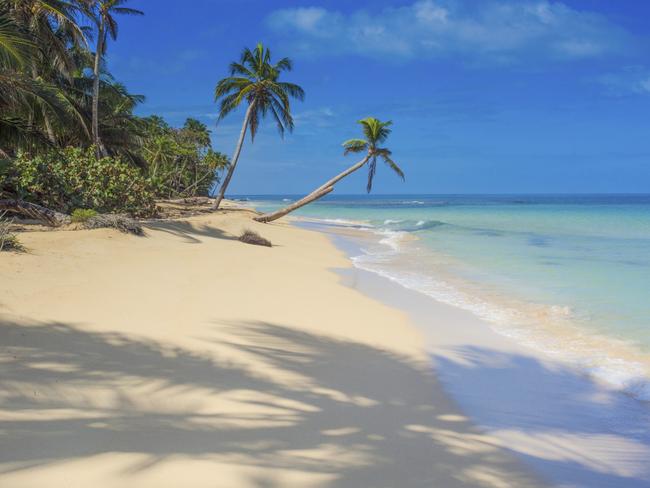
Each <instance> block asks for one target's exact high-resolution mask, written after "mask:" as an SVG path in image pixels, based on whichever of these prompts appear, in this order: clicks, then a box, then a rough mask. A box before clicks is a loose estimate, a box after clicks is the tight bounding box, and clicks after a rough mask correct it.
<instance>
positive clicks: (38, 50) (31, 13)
mask: <svg viewBox="0 0 650 488" xmlns="http://www.w3.org/2000/svg"><path fill="white" fill-rule="evenodd" d="M79 12H80V8H79V5H78V4H76V3H74V2H70V1H65V0H3V2H2V3H0V18H1V19H2V22H1V24H2V25H1V26H0V30H2V31H4V35H3V33H0V44H2V48H3V49H4V50H5V51H11V45H12V44H13V45H14V46H15V45H16V42H18V41H19V37H17V36H16V35H13V36H12V35H10V36H9V38H8V39H9V43H8V44H7V43H6V42H3V41H2V38H3V37H4V39H5V41H6V40H7V37H6V34H7V32H8V31H7V29H9V32H10V30H11V29H12V25H13V26H14V27H15V28H16V29H18V30H19V31H18V32H19V33H20V36H23V37H24V39H23V42H22V49H21V50H22V51H23V52H22V53H20V54H21V56H20V58H21V60H20V68H17V67H16V66H14V78H15V75H16V74H17V73H20V74H21V76H22V77H26V76H29V77H30V78H31V79H32V80H33V82H32V85H34V86H37V85H52V84H53V83H52V82H53V81H54V80H59V81H60V82H61V83H59V86H60V88H63V87H64V85H65V84H66V83H67V82H69V81H70V79H71V77H72V73H73V72H75V70H76V68H77V66H76V65H75V64H74V62H73V59H72V56H71V52H72V49H71V48H74V47H83V46H85V42H86V41H85V37H84V29H83V28H82V27H80V26H79V25H78V24H77V22H76V17H77V15H78V14H79ZM25 41H26V42H29V43H30V44H31V45H32V48H31V49H28V47H27V46H26V45H25ZM26 53H27V54H29V55H28V56H25V54H26ZM16 54H17V51H12V55H13V57H14V58H15V59H16ZM5 61H6V56H5ZM4 68H5V69H6V65H5V66H4ZM4 74H5V75H8V74H7V73H6V72H5V73H4ZM60 114H61V113H60V112H59V114H56V113H55V112H54V111H53V109H52V105H51V104H48V103H43V99H42V98H39V97H36V98H31V99H30V101H29V104H28V110H27V111H25V113H24V115H25V119H26V120H25V123H24V124H23V125H24V127H27V128H28V129H29V131H30V132H31V133H32V134H38V132H39V131H40V128H39V126H40V125H42V126H44V129H45V131H46V133H47V137H48V139H49V142H50V143H55V142H56V141H55V139H56V138H55V134H54V129H53V127H52V125H53V118H54V119H55V118H57V116H59V115H60ZM15 120H17V121H19V120H18V119H15Z"/></svg>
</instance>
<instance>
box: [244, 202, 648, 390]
mask: <svg viewBox="0 0 650 488" xmlns="http://www.w3.org/2000/svg"><path fill="white" fill-rule="evenodd" d="M295 198H297V196H295V195H279V196H256V195H248V196H246V197H243V199H245V200H247V201H248V202H249V203H250V204H251V205H253V206H255V207H256V208H257V209H258V210H262V211H264V210H271V209H275V208H279V207H281V206H283V205H286V204H287V203H289V202H290V201H292V200H294V199H295ZM293 215H294V216H299V217H302V218H303V219H306V220H307V221H311V222H315V223H317V224H318V225H321V226H323V225H324V226H328V227H330V228H331V229H332V230H334V231H335V230H337V229H340V230H345V231H346V232H348V233H349V232H352V233H353V234H354V233H356V234H357V235H358V236H359V238H360V242H361V243H362V246H361V248H362V252H361V253H360V254H358V255H355V256H352V261H353V263H354V265H355V266H357V267H359V268H361V269H364V270H367V271H372V272H374V273H377V274H380V275H382V276H384V277H386V278H389V279H391V280H393V281H395V282H397V283H399V284H400V285H402V286H404V287H406V288H409V289H411V290H415V291H418V292H420V293H423V294H425V295H428V296H431V297H432V298H434V299H436V300H439V301H442V302H445V303H448V304H452V305H455V306H459V307H462V308H465V309H467V310H470V311H472V312H473V313H475V314H476V315H478V316H480V317H481V318H483V319H485V320H487V321H488V322H489V323H490V325H491V327H493V328H494V330H496V331H497V332H499V333H500V334H503V335H506V336H509V337H511V338H512V339H514V340H516V341H518V342H521V343H524V344H526V345H527V346H530V347H533V348H536V349H538V350H541V351H543V352H544V353H545V354H547V355H550V356H553V357H556V358H558V359H560V360H562V361H566V362H568V363H571V364H572V365H574V366H575V367H577V368H580V369H581V370H583V371H584V373H585V374H587V375H590V376H592V377H593V378H595V379H597V380H599V381H603V382H606V383H607V384H608V385H611V386H614V387H616V388H620V389H622V390H624V391H625V392H627V393H630V394H632V395H633V396H635V397H636V398H638V399H641V400H650V195H368V196H365V195H364V196H356V195H355V196H328V197H326V198H324V199H323V200H321V201H319V202H317V203H314V204H311V205H309V206H307V207H303V209H301V210H299V211H297V212H295V213H294V214H293Z"/></svg>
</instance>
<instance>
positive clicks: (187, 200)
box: [158, 197, 213, 205]
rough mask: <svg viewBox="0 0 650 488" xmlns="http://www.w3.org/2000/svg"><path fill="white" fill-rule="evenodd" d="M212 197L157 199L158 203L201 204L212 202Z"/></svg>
mask: <svg viewBox="0 0 650 488" xmlns="http://www.w3.org/2000/svg"><path fill="white" fill-rule="evenodd" d="M212 201H213V199H212V198H209V197H187V198H174V199H171V200H159V201H158V203H185V204H188V205H203V204H205V203H210V202H212Z"/></svg>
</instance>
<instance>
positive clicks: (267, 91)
mask: <svg viewBox="0 0 650 488" xmlns="http://www.w3.org/2000/svg"><path fill="white" fill-rule="evenodd" d="M292 67H293V64H292V62H291V60H290V59H289V58H282V59H280V60H279V61H278V62H277V63H272V62H271V51H269V49H268V48H266V47H264V46H263V45H262V43H259V44H257V46H256V47H255V49H253V50H250V49H248V48H246V49H244V51H243V52H242V54H241V58H240V60H239V62H234V63H232V64H231V65H230V76H229V77H227V78H224V79H223V80H221V81H219V83H218V84H217V86H216V89H215V100H216V101H220V105H219V120H221V119H223V118H224V117H225V116H226V115H228V114H229V113H230V112H232V111H233V110H234V109H236V108H237V107H239V105H241V103H242V102H246V103H247V104H248V107H247V109H246V115H245V116H244V122H243V124H242V128H241V131H240V133H239V140H238V141H237V146H236V147H235V152H234V154H233V157H232V160H231V163H230V167H229V168H228V173H227V174H226V177H225V179H224V180H223V183H222V185H221V188H220V190H219V195H218V196H217V199H216V201H215V204H214V208H215V209H217V208H219V205H220V204H221V201H222V200H223V197H224V194H225V193H226V189H227V188H228V185H229V184H230V180H231V179H232V175H233V173H234V172H235V167H236V166H237V162H238V161H239V155H240V153H241V149H242V146H243V144H244V138H245V137H246V131H247V130H249V129H250V134H251V141H254V139H255V134H256V133H257V129H258V127H259V123H260V120H261V119H262V118H264V117H265V116H266V115H267V114H269V113H270V114H271V116H272V117H273V119H274V120H275V123H276V125H277V127H278V131H279V132H280V135H281V136H284V132H285V130H288V131H292V130H293V117H292V116H291V105H290V101H289V99H290V98H296V99H298V100H303V99H304V97H305V92H304V91H303V89H302V88H301V87H299V86H298V85H295V84H293V83H287V82H283V81H279V78H280V74H281V73H282V72H283V71H291V69H292Z"/></svg>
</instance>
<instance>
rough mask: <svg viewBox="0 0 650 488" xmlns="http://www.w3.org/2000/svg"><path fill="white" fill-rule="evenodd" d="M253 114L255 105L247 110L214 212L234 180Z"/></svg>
mask: <svg viewBox="0 0 650 488" xmlns="http://www.w3.org/2000/svg"><path fill="white" fill-rule="evenodd" d="M252 112H253V104H252V103H251V104H250V105H249V106H248V109H246V116H245V117H244V123H243V124H242V126H241V132H240V133H239V141H237V147H236V148H235V153H234V154H233V155H232V160H231V161H230V166H229V168H228V173H227V174H226V178H225V179H224V180H223V183H222V184H221V188H220V189H219V195H218V196H217V199H216V201H215V202H214V207H213V208H214V210H217V209H218V208H219V205H221V201H222V200H223V196H224V195H225V194H226V189H227V188H228V185H229V184H230V180H231V179H232V175H233V173H234V172H235V166H237V161H239V154H240V153H241V148H242V146H243V145H244V138H245V137H246V129H247V128H248V123H249V121H250V118H251V113H252Z"/></svg>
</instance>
